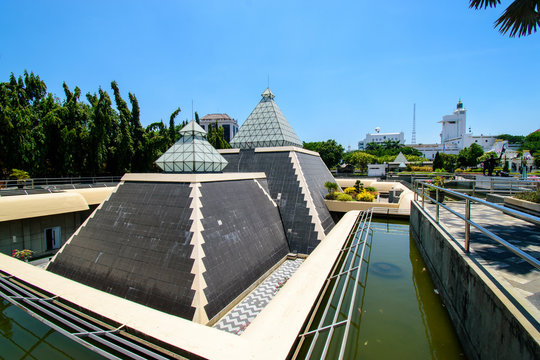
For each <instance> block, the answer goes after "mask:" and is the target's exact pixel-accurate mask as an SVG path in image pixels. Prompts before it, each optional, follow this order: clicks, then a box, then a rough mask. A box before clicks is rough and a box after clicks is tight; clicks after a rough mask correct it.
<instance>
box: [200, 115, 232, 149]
mask: <svg viewBox="0 0 540 360" xmlns="http://www.w3.org/2000/svg"><path fill="white" fill-rule="evenodd" d="M216 122H217V124H218V126H219V127H222V128H223V130H224V133H225V140H226V141H227V142H228V143H230V142H231V140H232V139H233V138H234V136H235V135H236V133H237V132H238V122H236V120H235V119H232V118H231V117H229V115H227V114H208V115H205V116H203V117H202V118H201V119H200V125H201V127H202V128H203V129H204V130H206V131H208V128H209V126H210V125H215V124H216Z"/></svg>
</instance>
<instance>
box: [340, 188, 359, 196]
mask: <svg viewBox="0 0 540 360" xmlns="http://www.w3.org/2000/svg"><path fill="white" fill-rule="evenodd" d="M343 192H344V193H345V194H347V195H351V196H352V197H355V196H356V194H358V191H356V189H355V188H353V187H348V188H345V190H343Z"/></svg>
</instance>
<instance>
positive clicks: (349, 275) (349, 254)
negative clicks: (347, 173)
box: [293, 209, 373, 359]
mask: <svg viewBox="0 0 540 360" xmlns="http://www.w3.org/2000/svg"><path fill="white" fill-rule="evenodd" d="M372 215H373V211H372V210H371V209H370V210H365V211H362V212H361V213H360V214H359V215H358V217H357V219H356V222H355V224H354V226H353V228H352V229H351V232H350V234H349V236H348V237H349V239H348V241H347V242H345V244H344V245H343V248H342V249H341V252H340V256H338V259H337V261H336V264H335V265H334V270H333V271H332V273H331V274H330V276H329V277H328V278H327V279H326V285H325V290H324V291H323V292H328V291H330V295H329V298H328V300H327V302H326V304H322V303H321V302H322V300H323V298H324V297H323V296H321V297H320V298H319V303H318V304H317V305H316V308H315V310H314V311H313V312H312V314H311V318H310V320H309V325H307V327H306V329H305V331H304V332H303V333H302V334H300V335H299V345H298V347H297V349H296V354H295V355H294V356H293V358H296V356H297V355H298V351H300V348H301V347H302V346H303V345H304V346H305V347H306V348H307V349H306V351H307V353H306V355H305V357H304V358H305V359H309V358H312V357H314V358H315V357H316V358H318V359H325V358H328V357H329V354H328V352H329V348H330V344H331V342H332V341H335V342H339V345H338V347H339V355H338V356H337V359H343V358H344V355H345V348H346V345H347V338H348V334H349V329H350V326H351V321H352V314H353V309H354V307H355V306H357V304H356V302H355V299H356V296H357V293H358V291H357V289H358V286H360V287H361V288H362V292H364V290H365V286H366V279H367V270H366V271H364V272H362V270H363V269H365V268H367V266H368V263H369V257H370V253H371V241H370V239H371V238H372V235H373V231H372V230H371V228H370V227H371V218H372ZM368 237H369V239H368ZM361 277H363V279H361ZM331 283H333V285H331ZM340 284H341V286H340ZM336 302H337V305H336V304H335V303H336ZM362 303H363V298H362ZM323 305H324V308H323ZM321 312H322V315H321V317H320V319H319V320H318V322H315V320H316V317H317V314H320V313H321ZM332 313H333V314H332ZM340 318H343V320H339V319H340ZM328 323H329V324H328ZM326 324H327V325H326ZM341 326H345V329H344V330H343V334H344V335H343V337H342V338H341V339H339V338H338V337H334V336H333V335H334V332H335V330H336V328H338V327H341ZM325 333H327V335H326V337H325V336H324V335H322V336H320V335H321V334H325ZM310 337H312V339H311V342H310V343H305V344H304V341H309V340H308V338H310ZM319 346H324V347H323V349H322V353H321V354H320V355H318V354H314V352H316V351H315V348H317V347H319ZM334 355H335V354H334Z"/></svg>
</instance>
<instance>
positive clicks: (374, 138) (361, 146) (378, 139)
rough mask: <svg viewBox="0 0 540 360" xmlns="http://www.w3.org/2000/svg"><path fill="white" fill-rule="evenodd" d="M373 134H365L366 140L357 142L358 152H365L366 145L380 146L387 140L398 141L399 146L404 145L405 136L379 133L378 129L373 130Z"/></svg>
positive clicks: (400, 133)
mask: <svg viewBox="0 0 540 360" xmlns="http://www.w3.org/2000/svg"><path fill="white" fill-rule="evenodd" d="M375 131H376V132H375V134H366V138H365V139H364V140H361V141H359V142H358V150H365V149H366V146H367V144H369V143H375V144H382V143H384V142H385V141H387V140H393V141H399V143H400V144H405V134H403V131H402V132H398V133H380V132H379V131H380V129H379V128H375Z"/></svg>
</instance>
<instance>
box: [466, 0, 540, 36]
mask: <svg viewBox="0 0 540 360" xmlns="http://www.w3.org/2000/svg"><path fill="white" fill-rule="evenodd" d="M500 3H501V0H470V7H471V8H474V9H482V8H484V9H486V8H487V7H488V6H489V7H493V8H494V7H496V6H497V5H499V4H500ZM538 26H540V1H538V0H514V1H512V3H511V4H510V5H508V7H507V8H506V10H505V11H504V12H503V14H502V15H501V17H499V18H498V19H497V20H496V21H495V26H494V27H495V28H497V27H498V28H499V32H500V33H501V34H506V33H507V32H510V37H514V36H516V35H517V36H518V37H521V36H526V35H530V34H532V33H533V32H536V28H537V27H538Z"/></svg>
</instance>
